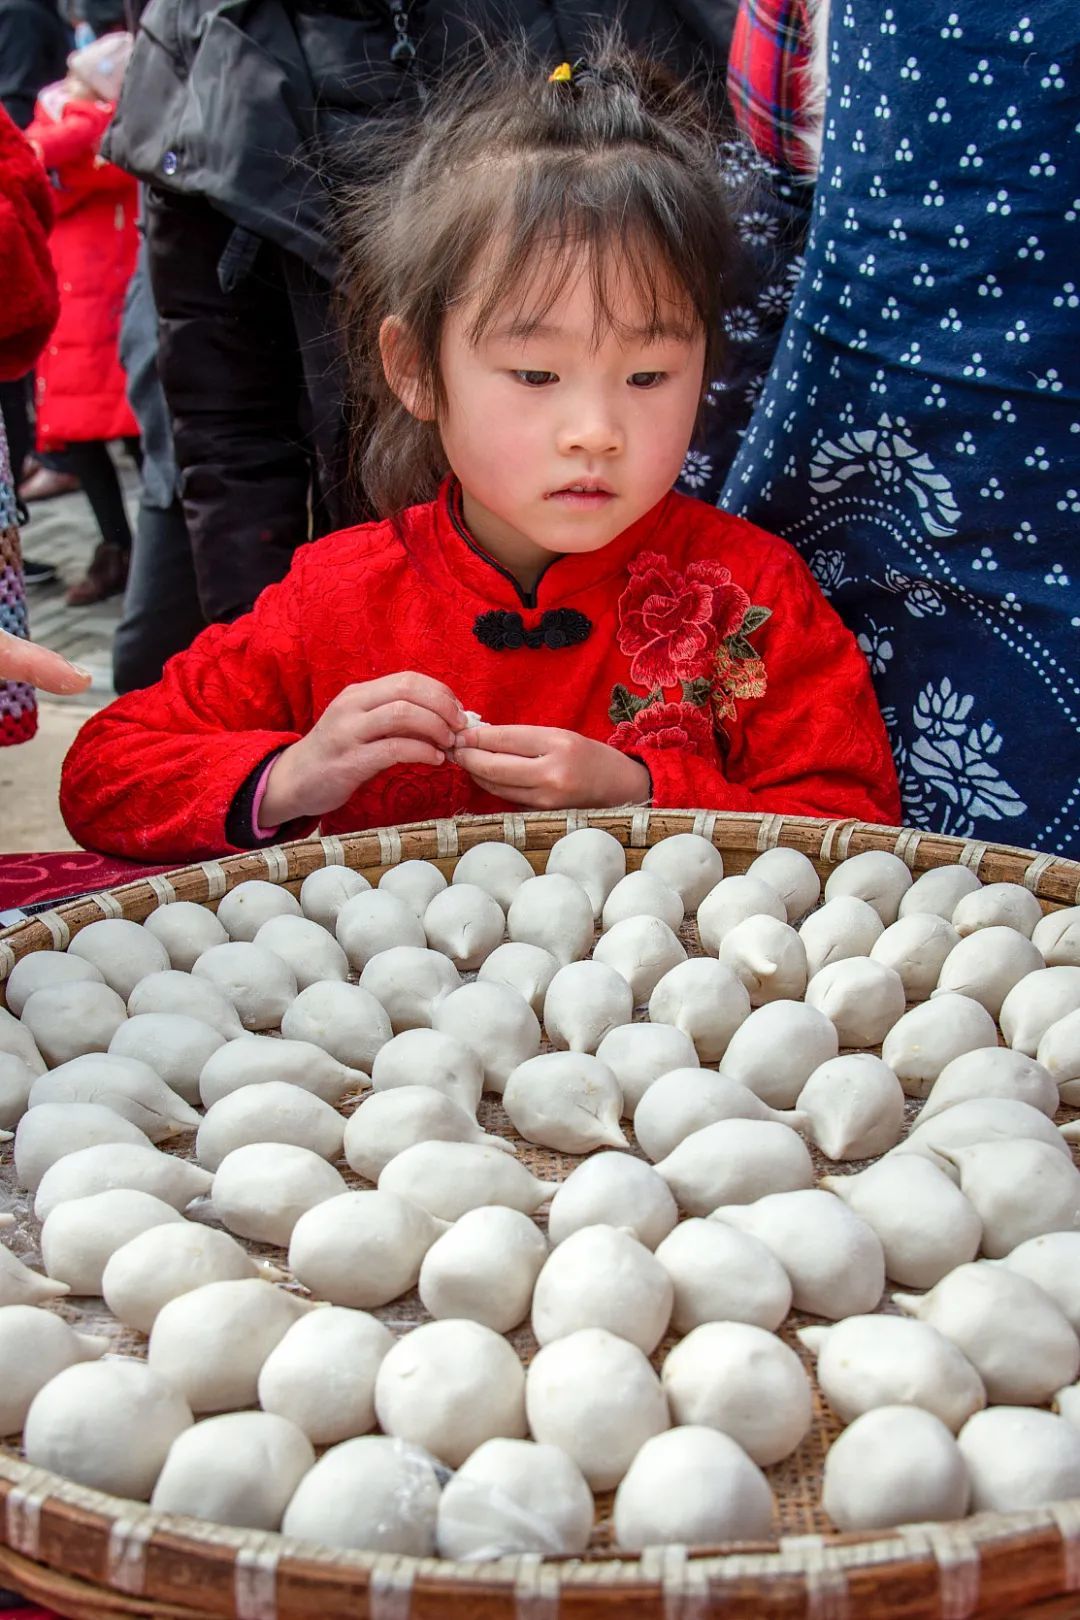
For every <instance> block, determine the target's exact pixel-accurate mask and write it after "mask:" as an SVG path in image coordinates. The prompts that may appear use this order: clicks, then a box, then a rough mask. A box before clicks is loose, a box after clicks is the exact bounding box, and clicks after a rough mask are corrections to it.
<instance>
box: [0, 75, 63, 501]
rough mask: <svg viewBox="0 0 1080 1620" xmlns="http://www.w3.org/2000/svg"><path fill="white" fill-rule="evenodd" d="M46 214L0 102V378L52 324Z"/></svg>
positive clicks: (29, 160)
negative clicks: (0, 296)
mask: <svg viewBox="0 0 1080 1620" xmlns="http://www.w3.org/2000/svg"><path fill="white" fill-rule="evenodd" d="M52 218H53V210H52V201H51V199H50V196H49V183H48V181H47V179H46V178H45V175H44V173H43V171H42V168H41V164H40V163H39V162H38V160H37V158H36V157H35V156H34V153H33V150H32V148H31V147H30V146H29V145H28V144H27V142H26V139H25V137H24V136H23V135H22V133H21V132H20V131H19V130H18V129H17V128H16V127H15V125H14V123H13V122H12V121H11V119H10V118H9V117H8V115H7V113H6V112H5V111H4V109H3V107H2V106H0V288H3V297H2V298H0V381H4V382H10V381H12V380H14V379H15V378H16V377H23V376H25V375H26V373H27V372H28V371H29V370H30V367H31V366H32V365H33V363H34V361H35V360H36V359H37V357H38V354H39V353H40V351H41V348H42V345H43V344H44V343H45V341H46V339H47V338H48V336H49V333H50V332H51V331H52V329H53V327H54V326H55V325H56V317H57V315H58V313H59V309H60V301H59V297H58V294H57V290H56V273H55V271H54V270H53V264H52V258H51V256H50V254H49V240H48V238H49V227H50V226H51V225H52ZM16 470H17V469H16Z"/></svg>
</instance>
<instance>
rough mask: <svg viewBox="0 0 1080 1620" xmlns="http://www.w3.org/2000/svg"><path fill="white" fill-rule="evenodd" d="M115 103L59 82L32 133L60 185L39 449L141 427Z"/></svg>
mask: <svg viewBox="0 0 1080 1620" xmlns="http://www.w3.org/2000/svg"><path fill="white" fill-rule="evenodd" d="M113 111H114V107H113V103H112V102H108V101H79V100H73V99H71V98H70V97H69V96H67V95H66V94H65V93H64V92H63V90H62V87H61V86H59V85H52V86H50V87H49V89H48V90H47V91H45V92H44V93H43V94H42V96H41V97H40V98H39V99H38V104H37V107H36V109H35V112H34V119H33V122H32V123H31V124H30V126H29V128H28V129H27V131H26V136H27V139H28V140H30V141H32V142H33V143H34V145H35V147H36V148H37V150H38V151H39V153H40V156H41V161H42V163H43V164H44V166H45V168H46V169H48V170H49V171H50V173H51V174H52V175H53V177H54V180H55V182H56V184H55V188H54V190H53V193H52V199H53V207H54V209H55V212H56V225H55V227H54V229H53V234H52V236H51V238H50V244H49V245H50V247H51V250H52V257H53V263H54V265H55V267H56V274H57V278H58V280H59V282H60V319H59V321H58V322H57V325H56V330H55V332H54V333H53V335H52V341H51V342H50V343H49V344H48V345H47V346H46V348H45V350H44V352H43V353H42V356H41V359H40V361H39V362H38V367H37V445H38V449H39V450H59V449H62V448H63V447H64V445H65V444H68V443H70V442H71V441H72V440H79V441H83V440H87V439H119V438H124V437H127V436H134V435H136V434H137V433H138V431H139V428H138V424H137V423H136V421H135V418H134V416H133V415H132V414H131V407H130V406H129V405H128V402H127V396H126V394H125V391H124V387H125V384H124V371H123V367H122V366H121V364H120V351H119V343H120V320H121V316H122V315H123V310H124V294H125V293H126V291H127V284H128V282H129V281H130V279H131V273H132V271H133V270H134V268H135V256H136V253H137V252H138V245H139V238H138V231H137V229H136V219H137V215H138V187H137V185H136V182H135V181H134V180H133V179H132V177H131V176H130V175H128V174H125V173H124V172H123V170H122V169H118V168H116V167H115V166H114V165H113V164H111V163H103V162H101V161H100V159H99V158H98V156H97V151H98V147H99V146H100V144H101V137H102V135H103V134H104V133H105V128H106V125H107V124H108V123H109V120H110V119H111V117H112V115H113Z"/></svg>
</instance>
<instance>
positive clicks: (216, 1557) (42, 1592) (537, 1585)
mask: <svg viewBox="0 0 1080 1620" xmlns="http://www.w3.org/2000/svg"><path fill="white" fill-rule="evenodd" d="M583 826H592V827H602V828H604V829H605V830H606V831H608V832H611V833H612V834H614V836H615V837H616V838H618V839H619V840H620V842H622V843H623V844H624V845H625V846H626V848H627V851H628V866H629V867H631V868H632V867H634V866H636V865H638V864H640V859H641V855H642V854H643V853H644V851H645V850H646V849H647V848H649V847H650V846H651V845H653V844H655V843H657V842H659V841H660V840H661V839H662V838H666V837H668V836H670V835H671V834H672V833H677V832H689V831H693V832H698V833H701V834H703V835H704V836H705V837H707V838H709V839H711V841H712V842H713V843H714V844H715V845H716V846H717V848H718V849H720V850H721V851H722V853H723V855H724V857H725V863H726V865H727V868H728V870H729V871H731V872H737V871H740V870H744V869H745V867H746V866H748V865H749V863H750V862H751V861H752V860H753V859H754V857H755V856H756V855H758V854H759V853H761V851H763V850H765V849H771V848H774V847H776V846H777V845H784V846H786V847H790V848H795V849H799V850H801V851H802V852H803V853H804V854H806V855H808V856H809V857H810V858H811V859H812V860H813V861H814V863H815V864H816V865H817V866H818V868H819V870H820V871H821V872H822V873H827V872H828V871H829V870H831V868H832V867H833V866H835V865H836V864H837V863H838V862H839V861H841V860H844V859H845V858H847V857H848V856H850V855H855V854H859V853H861V852H862V851H864V850H871V849H882V850H889V851H892V852H895V853H896V854H898V855H899V856H900V857H901V858H902V859H903V860H904V861H905V862H906V863H907V864H908V866H909V867H911V869H912V871H913V872H914V873H916V874H918V873H920V872H923V871H926V870H928V869H930V868H931V867H934V866H942V865H947V864H950V863H954V862H957V861H959V862H961V863H962V864H964V865H967V866H970V867H971V868H972V870H973V871H974V872H975V873H976V875H977V876H978V877H980V878H981V879H982V880H983V881H984V882H1013V883H1021V884H1023V885H1024V886H1025V887H1027V888H1028V889H1030V890H1031V891H1032V892H1033V893H1034V894H1035V895H1036V896H1037V897H1038V898H1039V899H1040V900H1041V901H1042V902H1043V905H1044V909H1046V910H1050V909H1054V908H1056V907H1058V906H1061V905H1075V904H1080V863H1078V862H1075V861H1070V860H1066V859H1064V858H1061V857H1058V856H1050V855H1040V854H1037V853H1035V852H1034V851H1032V850H1024V849H1018V848H1013V847H1010V846H1006V845H999V844H987V843H980V842H971V841H964V840H962V839H957V838H950V837H946V836H944V835H938V834H931V833H922V832H917V831H914V830H911V829H901V828H896V827H881V826H873V825H869V824H867V823H863V822H857V821H831V822H826V821H821V820H817V819H812V818H810V817H796V816H781V815H764V816H762V815H752V814H740V813H731V812H717V811H709V810H698V811H694V810H666V811H650V810H645V809H635V810H627V811H620V812H609V811H566V812H561V811H560V812H544V813H538V814H534V815H520V814H518V815H514V814H509V815H505V816H477V817H465V818H462V819H461V820H459V821H427V822H417V823H413V824H411V825H409V826H402V827H391V828H378V829H374V830H372V831H370V832H364V833H356V834H351V835H349V836H346V837H341V838H323V839H312V840H306V841H304V842H301V843H296V844H289V845H284V846H281V847H279V848H273V849H264V850H258V851H254V852H252V853H250V854H245V855H239V856H232V857H228V858H225V859H222V860H220V861H206V862H202V863H200V864H198V865H195V866H190V867H186V868H184V869H182V870H180V871H177V872H173V873H170V874H169V875H168V876H167V877H151V878H145V879H141V880H139V881H137V882H135V883H130V884H125V885H123V886H122V887H119V888H117V889H114V890H110V891H106V892H104V893H102V894H98V895H88V896H86V897H85V898H82V899H79V900H75V901H73V902H71V903H70V904H67V905H64V906H61V907H59V908H57V909H55V910H53V911H48V912H45V913H43V914H41V915H40V916H38V917H35V918H34V919H32V920H31V921H28V922H26V923H23V924H20V925H17V926H16V927H14V928H11V929H7V930H5V931H3V932H0V984H2V982H3V980H4V979H5V978H6V977H7V975H8V973H9V972H10V971H11V969H12V967H13V966H14V964H15V962H16V961H18V959H19V958H20V957H22V956H24V955H26V954H28V953H29V952H31V951H34V950H62V949H64V948H65V946H66V945H67V944H68V942H69V940H70V939H71V937H72V936H73V935H74V934H76V933H77V932H78V931H79V929H80V928H84V927H86V926H87V924H89V923H91V922H97V921H99V920H101V918H103V917H127V918H130V919H132V920H134V921H142V920H143V919H144V918H145V917H146V916H147V915H148V914H149V913H150V912H151V911H152V910H154V909H155V908H156V907H157V906H159V905H163V904H167V903H169V902H171V901H174V900H192V901H195V902H196V903H199V904H208V903H211V904H212V903H215V902H216V901H218V900H220V898H221V897H222V895H223V894H225V893H226V892H227V890H229V889H231V888H234V887H235V886H236V885H237V884H238V883H241V882H244V881H245V880H247V879H249V878H261V879H264V880H268V881H270V882H273V883H281V884H285V885H287V886H288V887H290V888H292V889H296V888H297V887H298V886H299V884H300V883H301V882H302V881H303V879H304V878H305V877H306V876H307V875H308V873H310V872H312V871H314V870H316V869H317V868H319V867H321V866H324V865H331V864H344V865H348V866H351V867H354V868H355V869H357V870H359V871H361V872H364V873H365V875H368V876H371V875H374V874H377V873H378V872H379V871H381V870H382V869H383V868H385V867H386V866H390V865H395V864H397V863H398V862H400V861H402V860H412V859H423V860H434V861H436V862H438V863H442V864H444V865H446V866H450V865H452V864H453V862H454V861H455V860H456V859H457V857H458V856H459V855H460V854H462V853H463V852H464V851H465V850H466V849H469V848H471V847H472V846H473V845H475V844H478V843H483V842H487V841H491V840H496V839H504V840H506V841H507V842H509V843H512V844H514V845H515V846H516V847H517V848H519V849H521V850H523V851H524V852H525V853H526V855H527V856H528V857H529V859H530V860H531V861H532V862H533V864H534V865H535V866H536V867H537V868H538V870H542V869H543V866H544V864H545V859H546V854H547V851H548V850H549V849H550V848H551V846H552V844H553V843H554V842H555V841H556V839H558V838H560V837H562V836H563V835H564V834H565V833H566V832H568V831H573V830H575V829H576V828H578V827H583ZM0 1577H2V1578H3V1579H4V1580H7V1581H10V1582H11V1583H12V1584H13V1585H15V1586H16V1587H18V1588H19V1589H21V1590H23V1591H24V1592H26V1593H27V1594H28V1595H31V1596H33V1597H34V1598H35V1599H36V1600H37V1601H39V1602H41V1603H43V1604H47V1605H50V1606H51V1607H53V1608H55V1609H56V1610H57V1611H58V1612H59V1613H60V1614H62V1615H67V1616H70V1617H72V1620H84V1617H86V1620H91V1617H93V1620H106V1617H113V1616H117V1617H119V1616H140V1617H145V1620H205V1617H209V1616H224V1617H226V1620H357V1617H362V1616H369V1617H370V1620H557V1617H558V1620H578V1617H579V1616H580V1617H585V1616H588V1617H592V1616H595V1615H596V1614H597V1613H598V1612H603V1613H605V1614H607V1615H611V1616H617V1617H619V1620H622V1617H623V1616H625V1617H626V1620H710V1617H712V1616H720V1615H724V1616H738V1617H740V1620H751V1617H753V1620H759V1617H760V1620H789V1617H790V1620H796V1617H797V1620H804V1617H805V1620H861V1617H863V1616H868V1617H869V1616H877V1615H881V1614H883V1613H884V1612H885V1611H886V1610H887V1611H888V1612H889V1613H890V1615H893V1616H896V1617H898V1620H899V1617H903V1620H967V1617H968V1616H973V1615H990V1614H995V1615H999V1616H1000V1615H1005V1614H1009V1613H1011V1614H1012V1615H1014V1616H1015V1617H1019V1616H1020V1615H1028V1614H1036V1613H1037V1614H1039V1615H1046V1616H1047V1617H1048V1620H1049V1617H1050V1616H1051V1615H1053V1616H1058V1615H1060V1616H1062V1617H1064V1616H1066V1615H1069V1616H1072V1617H1074V1620H1075V1617H1076V1616H1080V1599H1077V1598H1072V1597H1069V1596H1067V1594H1071V1593H1077V1592H1080V1500H1077V1501H1070V1502H1062V1503H1056V1504H1053V1505H1052V1506H1050V1507H1047V1508H1044V1509H1040V1510H1035V1511H1030V1512H1024V1513H1011V1514H1000V1513H983V1514H978V1515H975V1516H973V1517H971V1518H968V1519H964V1520H960V1521H957V1522H955V1523H951V1524H933V1525H921V1526H907V1527H905V1528H903V1529H901V1530H894V1531H884V1532H883V1531H874V1532H871V1533H867V1534H822V1535H802V1536H786V1537H781V1538H779V1539H778V1540H776V1541H772V1542H760V1543H752V1544H751V1543H740V1544H739V1545H738V1547H737V1548H736V1549H733V1550H731V1551H725V1550H723V1549H722V1548H721V1549H715V1550H706V1551H690V1550H689V1549H687V1548H683V1547H667V1548H660V1549H653V1550H650V1551H646V1552H645V1553H643V1554H642V1555H641V1556H640V1557H637V1558H623V1557H620V1556H618V1555H617V1554H604V1553H598V1554H593V1555H591V1556H590V1557H589V1558H587V1559H581V1560H576V1559H575V1560H565V1561H562V1562H551V1563H542V1562H540V1561H539V1560H538V1559H536V1558H531V1557H521V1558H508V1559H500V1560H496V1561H493V1562H491V1563H486V1564H464V1563H455V1562H452V1561H449V1560H442V1559H434V1558H431V1559H416V1558H406V1557H399V1556H396V1555H393V1556H391V1555H385V1554H365V1553H359V1552H348V1551H340V1550H333V1549H329V1548H328V1549H320V1548H318V1547H316V1546H314V1545H313V1544H311V1543H302V1542H297V1541H293V1540H290V1539H288V1538H286V1537H283V1536H280V1535H273V1534H266V1533H262V1532H259V1533H253V1532H248V1531H239V1530H232V1529H229V1528H227V1527H224V1526H220V1525H213V1524H208V1523H204V1522H202V1521H199V1520H194V1519H187V1518H181V1517H176V1516H171V1515H167V1514H161V1513H156V1512H154V1511H152V1510H151V1509H150V1508H147V1507H144V1506H142V1505H141V1504H137V1503H132V1502H129V1501H123V1500H120V1499H118V1498H115V1497H110V1496H106V1495H104V1494H103V1493H102V1492H99V1491H93V1490H88V1489H86V1488H84V1487H82V1486H79V1485H75V1484H72V1483H71V1482H69V1481H67V1480H64V1479H61V1478H59V1477H58V1476H57V1475H55V1474H51V1473H48V1472H47V1471H45V1470H43V1469H38V1468H32V1467H30V1466H29V1465H27V1464H26V1463H24V1462H22V1461H21V1460H20V1459H19V1458H18V1457H17V1456H16V1455H15V1454H14V1453H12V1452H11V1451H9V1450H5V1449H3V1448H0Z"/></svg>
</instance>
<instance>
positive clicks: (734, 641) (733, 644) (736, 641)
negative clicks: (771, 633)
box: [727, 635, 757, 658]
mask: <svg viewBox="0 0 1080 1620" xmlns="http://www.w3.org/2000/svg"><path fill="white" fill-rule="evenodd" d="M727 650H728V652H729V653H730V654H731V656H732V658H756V657H757V650H756V649H755V648H754V647H753V646H752V644H751V643H750V642H749V641H747V639H746V637H745V636H741V635H740V636H729V637H728V639H727Z"/></svg>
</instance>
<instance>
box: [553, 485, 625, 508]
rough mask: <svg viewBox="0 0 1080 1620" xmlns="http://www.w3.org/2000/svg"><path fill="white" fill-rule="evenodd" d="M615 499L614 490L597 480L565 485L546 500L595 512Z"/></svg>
mask: <svg viewBox="0 0 1080 1620" xmlns="http://www.w3.org/2000/svg"><path fill="white" fill-rule="evenodd" d="M614 499H615V492H614V490H611V489H609V488H608V486H607V485H606V484H604V483H602V482H601V481H600V480H599V479H596V478H581V479H576V480H575V481H574V482H573V483H571V484H564V485H563V487H562V488H561V489H553V490H552V491H551V493H550V494H549V495H547V496H545V500H549V501H558V502H559V504H560V505H561V506H572V507H577V508H578V509H579V510H584V511H595V510H596V509H597V508H599V507H601V506H606V505H607V503H608V502H609V501H612V500H614Z"/></svg>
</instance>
